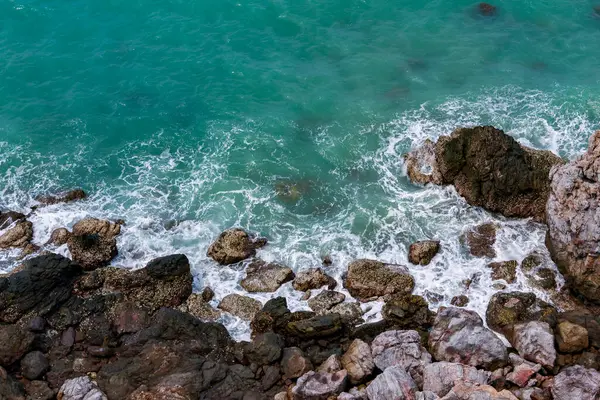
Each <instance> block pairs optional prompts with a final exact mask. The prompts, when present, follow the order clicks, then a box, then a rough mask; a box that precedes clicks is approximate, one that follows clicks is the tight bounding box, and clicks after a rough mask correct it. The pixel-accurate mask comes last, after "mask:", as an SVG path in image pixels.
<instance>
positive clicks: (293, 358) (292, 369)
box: [281, 347, 313, 379]
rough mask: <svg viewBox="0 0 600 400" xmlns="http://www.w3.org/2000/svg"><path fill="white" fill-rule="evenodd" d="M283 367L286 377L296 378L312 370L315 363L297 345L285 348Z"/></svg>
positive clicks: (282, 360)
mask: <svg viewBox="0 0 600 400" xmlns="http://www.w3.org/2000/svg"><path fill="white" fill-rule="evenodd" d="M281 368H282V370H283V375H284V378H286V379H295V378H299V377H301V376H302V375H304V374H305V373H307V372H308V371H312V369H313V365H312V363H311V362H310V360H309V359H308V358H307V357H306V356H305V355H304V353H303V352H302V350H300V349H299V348H297V347H287V348H285V349H283V357H282V359H281Z"/></svg>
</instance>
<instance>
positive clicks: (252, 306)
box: [219, 293, 262, 321]
mask: <svg viewBox="0 0 600 400" xmlns="http://www.w3.org/2000/svg"><path fill="white" fill-rule="evenodd" d="M219 308H220V309H221V310H223V311H227V312H228V313H230V314H233V315H235V316H237V317H240V318H241V319H244V320H246V321H252V319H253V318H254V316H255V315H256V313H257V312H259V311H260V310H261V308H262V303H261V302H260V301H258V300H255V299H253V298H251V297H248V296H242V295H239V294H235V293H232V294H228V295H227V296H225V297H223V300H221V302H220V303H219Z"/></svg>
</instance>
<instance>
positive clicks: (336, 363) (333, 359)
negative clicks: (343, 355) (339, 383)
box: [317, 354, 342, 373]
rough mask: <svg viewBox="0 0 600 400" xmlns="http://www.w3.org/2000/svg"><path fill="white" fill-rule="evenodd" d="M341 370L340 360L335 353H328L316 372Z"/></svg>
mask: <svg viewBox="0 0 600 400" xmlns="http://www.w3.org/2000/svg"><path fill="white" fill-rule="evenodd" d="M341 370H342V360H341V359H340V356H338V355H337V354H332V355H330V356H329V357H328V358H327V360H325V361H323V363H322V364H321V365H319V368H317V372H327V373H334V372H338V371H341Z"/></svg>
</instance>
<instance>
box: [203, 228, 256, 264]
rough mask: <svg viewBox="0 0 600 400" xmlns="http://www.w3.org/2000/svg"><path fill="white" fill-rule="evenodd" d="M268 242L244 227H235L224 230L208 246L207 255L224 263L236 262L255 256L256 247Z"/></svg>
mask: <svg viewBox="0 0 600 400" xmlns="http://www.w3.org/2000/svg"><path fill="white" fill-rule="evenodd" d="M266 244H267V240H266V239H264V238H257V237H255V236H251V235H250V234H248V232H246V231H245V230H243V229H239V228H233V229H228V230H226V231H224V232H222V233H221V234H220V235H219V237H218V238H217V240H215V241H214V243H213V244H211V245H210V246H209V248H208V252H207V254H206V255H207V256H208V257H210V258H212V259H213V260H215V261H216V262H218V263H219V264H222V265H228V264H235V263H237V262H240V261H242V260H245V259H246V258H249V257H253V256H254V255H255V254H256V249H258V248H260V247H263V246H264V245H266Z"/></svg>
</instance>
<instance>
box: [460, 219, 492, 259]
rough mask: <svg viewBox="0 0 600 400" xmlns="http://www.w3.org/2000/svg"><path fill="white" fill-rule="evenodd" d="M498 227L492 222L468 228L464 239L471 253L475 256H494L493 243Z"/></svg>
mask: <svg viewBox="0 0 600 400" xmlns="http://www.w3.org/2000/svg"><path fill="white" fill-rule="evenodd" d="M497 229H498V227H497V226H496V224H494V223H492V222H487V223H484V224H481V225H477V226H475V227H473V228H471V229H469V230H468V231H467V232H466V233H465V235H464V240H465V242H466V244H467V246H468V248H469V252H470V253H471V255H473V256H475V257H489V258H494V257H496V250H494V243H496V230H497Z"/></svg>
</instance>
